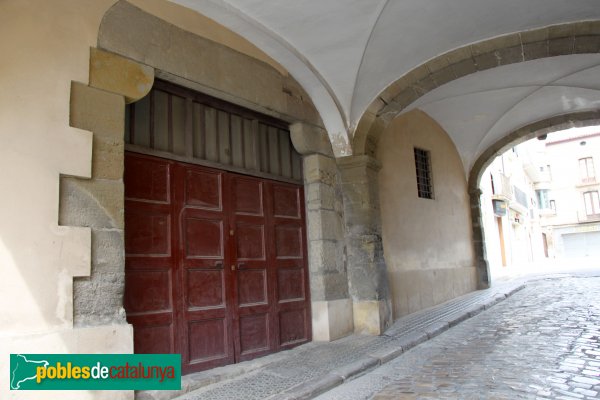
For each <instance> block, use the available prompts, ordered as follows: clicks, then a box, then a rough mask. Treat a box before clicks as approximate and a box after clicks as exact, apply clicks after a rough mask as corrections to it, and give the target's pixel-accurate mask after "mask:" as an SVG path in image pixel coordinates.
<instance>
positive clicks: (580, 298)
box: [315, 275, 600, 400]
mask: <svg viewBox="0 0 600 400" xmlns="http://www.w3.org/2000/svg"><path fill="white" fill-rule="evenodd" d="M396 399H403V400H413V399H414V400H426V399H436V400H439V399H444V400H479V399H493V400H513V399H531V400H542V399H548V400H549V399H557V400H559V399H560V400H563V399H564V400H576V399H581V400H592V399H595V400H597V399H600V275H597V276H581V275H569V276H566V277H564V276H563V277H552V278H544V279H538V280H530V281H529V282H528V283H527V286H526V287H525V289H523V290H521V291H519V292H517V293H515V294H514V295H513V296H511V297H510V298H508V299H506V301H503V302H501V303H499V304H498V305H496V306H495V307H493V308H492V309H490V310H487V311H485V312H482V313H480V314H479V315H477V316H475V317H473V318H470V319H469V320H467V321H464V322H462V323H460V324H458V325H457V326H455V327H453V328H452V329H450V330H448V331H447V332H444V334H442V335H439V336H437V337H435V338H433V339H431V340H428V341H427V342H425V343H422V344H420V345H419V346H417V347H415V348H413V349H411V350H409V351H407V352H406V353H404V354H402V356H401V357H398V358H396V359H394V360H392V361H391V362H389V363H387V364H385V365H382V366H381V367H379V368H377V369H374V370H372V371H369V372H368V373H366V374H363V375H361V376H359V377H357V378H356V379H353V380H352V381H350V382H347V383H345V384H344V385H340V386H338V387H335V388H333V389H332V390H329V391H327V392H325V393H323V394H321V395H320V396H318V397H317V398H316V399H315V400H396Z"/></svg>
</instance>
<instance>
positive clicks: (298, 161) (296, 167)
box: [292, 149, 302, 180]
mask: <svg viewBox="0 0 600 400" xmlns="http://www.w3.org/2000/svg"><path fill="white" fill-rule="evenodd" d="M292 178H293V179H296V180H302V156H301V155H300V154H299V153H298V152H297V151H296V150H294V149H292Z"/></svg>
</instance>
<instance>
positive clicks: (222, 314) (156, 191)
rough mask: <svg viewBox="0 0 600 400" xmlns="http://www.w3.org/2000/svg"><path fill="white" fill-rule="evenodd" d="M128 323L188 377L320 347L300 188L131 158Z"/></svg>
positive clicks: (143, 343)
mask: <svg viewBox="0 0 600 400" xmlns="http://www.w3.org/2000/svg"><path fill="white" fill-rule="evenodd" d="M125 183H126V191H125V192H126V196H127V197H126V203H125V207H126V213H125V221H126V235H125V246H126V292H125V299H124V303H125V307H126V310H127V319H128V321H129V322H130V323H132V324H133V325H134V341H135V351H136V352H140V353H141V352H158V353H172V352H179V353H181V355H182V371H183V373H191V372H196V371H201V370H205V369H209V368H213V367H216V366H220V365H224V364H229V363H233V362H235V361H243V360H248V359H252V358H255V357H258V356H261V355H265V354H268V353H271V352H273V351H277V350H279V349H283V348H289V347H293V346H296V345H298V344H301V343H304V342H306V341H308V340H310V303H309V298H308V293H309V292H308V275H307V265H306V241H305V234H306V232H305V228H304V208H303V192H302V189H301V188H300V187H299V186H297V185H292V184H283V183H282V184H280V183H275V182H271V181H267V180H264V179H259V178H254V177H248V176H243V175H237V174H233V173H226V172H224V171H220V170H215V169H211V168H206V167H201V166H195V165H187V164H182V163H177V162H173V161H166V160H161V159H158V158H152V157H147V156H140V155H135V154H130V153H127V156H126V173H125Z"/></svg>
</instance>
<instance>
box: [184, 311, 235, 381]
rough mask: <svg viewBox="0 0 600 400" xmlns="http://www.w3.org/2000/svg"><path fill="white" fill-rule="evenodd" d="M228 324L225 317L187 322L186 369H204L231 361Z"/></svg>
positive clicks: (231, 353)
mask: <svg viewBox="0 0 600 400" xmlns="http://www.w3.org/2000/svg"><path fill="white" fill-rule="evenodd" d="M228 325H229V324H228V322H227V319H226V318H225V317H222V318H211V319H203V320H190V321H189V322H188V329H187V332H188V354H187V356H188V357H187V358H188V360H189V367H188V370H195V369H196V368H198V369H206V368H207V367H210V366H216V365H224V364H225V363H228V362H229V363H230V362H232V361H233V352H232V351H231V344H230V339H229V326H228ZM194 367H196V368H194Z"/></svg>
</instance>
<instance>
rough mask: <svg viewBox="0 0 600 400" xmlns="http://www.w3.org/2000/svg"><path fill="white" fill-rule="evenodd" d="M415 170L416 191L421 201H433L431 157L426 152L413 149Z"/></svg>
mask: <svg viewBox="0 0 600 400" xmlns="http://www.w3.org/2000/svg"><path fill="white" fill-rule="evenodd" d="M415 168H416V171H417V191H418V194H419V197H420V198H422V199H433V179H432V178H431V157H430V153H429V151H427V150H423V149H418V148H416V147H415Z"/></svg>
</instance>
